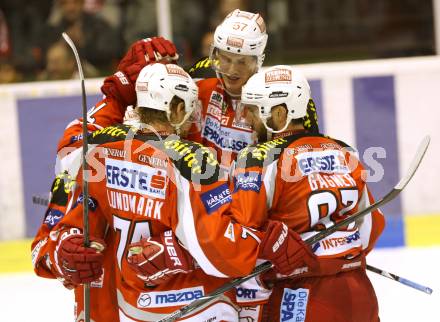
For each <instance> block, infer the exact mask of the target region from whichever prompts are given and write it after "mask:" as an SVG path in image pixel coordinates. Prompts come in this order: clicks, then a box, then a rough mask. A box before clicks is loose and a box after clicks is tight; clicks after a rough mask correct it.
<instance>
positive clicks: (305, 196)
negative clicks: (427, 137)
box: [232, 66, 384, 322]
mask: <svg viewBox="0 0 440 322" xmlns="http://www.w3.org/2000/svg"><path fill="white" fill-rule="evenodd" d="M309 96H310V87H309V84H308V82H307V80H306V79H305V78H304V76H302V74H301V73H300V72H299V71H298V70H295V69H294V68H291V67H289V66H274V67H272V68H269V69H267V70H266V71H264V72H260V73H258V74H256V75H254V76H252V77H251V78H250V79H249V81H248V82H247V84H246V85H245V86H244V87H243V91H242V103H243V104H248V105H249V106H253V107H250V108H255V109H256V113H258V114H259V115H260V118H261V120H262V121H263V123H264V125H265V127H266V128H267V129H268V130H269V131H272V132H273V133H274V139H273V140H272V141H269V142H266V143H260V144H257V145H255V146H252V147H249V148H246V149H244V150H243V151H241V152H240V154H239V156H238V159H237V169H236V174H235V191H236V193H235V194H234V195H233V202H232V211H233V212H234V211H238V212H240V213H243V212H245V213H247V215H248V216H249V217H251V216H252V217H253V218H259V220H261V223H264V221H265V220H267V219H271V220H280V221H282V222H284V223H285V224H286V225H287V226H288V227H289V228H291V229H293V230H294V231H296V232H298V233H300V234H301V236H302V238H307V237H308V236H311V235H313V234H315V233H316V232H317V231H319V230H321V229H325V228H326V227H329V226H331V225H332V224H333V223H335V222H338V221H339V220H341V219H344V218H345V217H346V216H349V215H350V214H353V213H355V212H356V211H358V210H361V209H363V208H365V207H367V206H368V205H370V204H371V203H373V202H374V200H373V198H372V196H371V194H370V192H369V191H368V188H367V185H366V182H365V171H364V168H363V166H362V164H361V163H360V162H359V160H358V159H357V158H356V157H355V156H354V155H353V154H351V153H350V149H349V147H348V146H347V145H345V144H344V143H343V142H341V141H338V140H334V139H331V138H328V137H325V136H322V135H319V134H318V135H316V134H315V135H313V134H310V133H308V132H307V131H305V130H304V127H303V125H302V122H301V118H302V117H304V116H305V114H306V105H307V101H308V98H309ZM383 228H384V218H383V215H382V214H381V212H380V211H374V212H372V213H371V214H369V215H367V216H366V217H364V219H363V220H362V221H361V222H355V223H353V224H351V225H349V226H348V227H346V228H345V229H341V230H340V231H337V232H335V233H333V234H332V235H330V236H329V237H327V238H325V239H324V240H322V241H321V242H319V243H317V244H315V245H313V246H312V250H313V252H314V254H316V255H317V256H319V258H321V259H323V262H322V263H321V264H322V266H324V265H326V264H325V262H324V261H328V262H329V263H332V262H334V263H337V261H339V260H340V261H343V260H346V259H351V260H353V261H354V262H353V263H352V264H350V265H346V264H342V265H340V266H339V267H338V266H337V265H336V266H334V267H333V268H339V269H335V270H334V271H333V272H332V269H330V270H329V271H328V272H326V274H320V273H319V272H315V271H314V267H313V265H309V263H307V261H305V265H304V268H303V269H300V270H297V271H296V272H295V274H293V275H291V276H289V277H287V278H286V276H279V275H278V276H276V275H275V274H274V275H273V276H272V278H270V277H269V276H266V277H265V279H266V282H268V283H270V284H272V285H273V286H274V287H273V293H272V295H271V297H270V301H269V303H268V304H266V306H265V309H264V310H265V316H266V317H269V316H270V321H275V320H280V321H307V322H312V321H313V322H314V321H316V322H318V321H332V322H343V321H344V322H346V321H356V322H373V321H374V322H376V321H379V317H378V305H377V299H376V295H375V292H374V290H373V287H372V285H371V283H370V281H369V279H368V277H367V275H366V272H365V260H364V257H365V255H366V254H367V253H368V252H369V251H370V250H371V249H372V247H373V246H374V244H375V242H376V241H377V239H378V237H379V235H380V233H381V232H382V230H383ZM334 263H332V265H333V264H334ZM354 263H357V264H356V265H355V264H354ZM347 268H349V269H353V268H358V269H354V270H350V271H347V272H341V271H344V270H345V269H347ZM269 275H270V274H269Z"/></svg>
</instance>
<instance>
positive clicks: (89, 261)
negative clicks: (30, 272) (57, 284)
mask: <svg viewBox="0 0 440 322" xmlns="http://www.w3.org/2000/svg"><path fill="white" fill-rule="evenodd" d="M105 247H106V245H105V242H104V241H103V240H102V239H99V238H93V237H91V238H90V247H84V236H83V235H82V234H78V233H77V231H75V232H73V233H72V230H71V231H66V232H64V233H63V234H62V235H61V237H60V241H59V242H58V245H57V247H56V250H55V252H56V254H55V258H56V262H57V264H58V267H59V269H60V270H61V273H62V277H63V278H64V280H65V282H63V283H65V284H66V285H67V284H73V285H78V284H84V283H89V282H92V281H94V280H97V279H98V278H99V277H101V275H102V263H103V260H104V255H103V254H102V253H101V252H102V251H103V250H104V249H105Z"/></svg>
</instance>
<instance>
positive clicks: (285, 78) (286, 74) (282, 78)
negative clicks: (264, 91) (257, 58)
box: [264, 68, 292, 83]
mask: <svg viewBox="0 0 440 322" xmlns="http://www.w3.org/2000/svg"><path fill="white" fill-rule="evenodd" d="M264 79H265V81H266V83H275V82H291V81H292V71H291V70H289V69H281V68H280V69H274V70H271V71H268V72H266V74H265V75H264Z"/></svg>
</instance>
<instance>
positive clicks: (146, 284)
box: [47, 64, 297, 321]
mask: <svg viewBox="0 0 440 322" xmlns="http://www.w3.org/2000/svg"><path fill="white" fill-rule="evenodd" d="M136 90H137V92H138V105H139V107H138V109H139V112H140V113H139V115H140V117H141V121H148V122H147V124H145V125H144V126H143V127H141V128H140V129H139V128H138V129H133V128H130V127H127V126H111V127H107V128H104V129H102V130H99V131H95V132H94V133H92V134H91V136H90V141H89V143H90V144H91V146H94V149H93V150H91V152H90V156H89V159H90V164H91V176H90V182H89V191H90V197H89V199H88V201H87V202H88V204H89V207H90V216H89V224H90V234H91V237H90V240H91V242H92V246H93V247H90V248H85V247H83V246H82V245H83V240H84V237H83V235H82V233H81V231H82V226H83V223H82V204H83V202H84V198H83V195H82V189H81V187H82V175H81V170H79V172H78V175H77V179H76V183H75V186H74V187H72V189H73V188H74V190H73V199H71V200H74V202H73V204H72V205H71V206H70V207H69V209H68V212H67V214H66V215H65V216H64V217H63V218H61V220H60V221H59V222H58V223H57V225H56V226H55V227H54V228H53V229H52V232H51V238H50V239H48V240H47V254H48V256H49V259H50V262H51V263H52V264H53V265H52V266H53V268H54V273H55V274H56V275H57V276H58V277H60V278H63V279H64V280H65V281H68V282H72V283H74V284H78V283H84V282H91V281H95V280H96V279H97V278H99V277H100V276H101V274H102V266H103V265H102V263H103V261H104V260H105V257H108V256H110V257H111V258H112V261H113V264H114V268H115V274H116V279H115V283H116V288H117V301H118V306H119V313H120V316H119V318H120V321H154V320H156V319H159V318H161V317H163V316H164V315H163V314H164V313H169V312H172V311H173V310H174V309H176V308H178V307H179V306H182V305H184V304H187V303H189V302H190V301H192V300H194V299H196V298H198V297H200V296H202V295H203V294H205V293H207V292H209V291H210V290H212V289H214V288H216V287H218V286H220V285H222V284H223V283H224V282H225V279H224V278H227V277H234V276H240V275H245V274H247V273H249V272H250V271H251V270H252V268H253V266H254V265H255V261H256V258H257V256H258V255H260V257H262V258H267V259H272V260H273V262H274V265H275V266H276V267H279V269H280V270H281V271H282V272H284V273H289V272H291V271H292V270H293V268H294V267H295V265H296V264H297V263H290V262H285V260H284V259H285V258H286V257H290V255H292V256H293V255H294V254H295V252H293V253H292V248H290V249H284V248H280V250H279V251H276V252H275V253H274V252H273V251H272V249H273V247H272V246H273V245H275V244H276V243H277V242H278V243H279V239H280V238H281V237H282V238H283V240H286V243H295V241H296V240H295V239H294V238H291V237H290V236H289V237H288V238H285V236H284V233H285V231H284V229H282V227H274V228H273V229H271V230H270V234H267V235H264V234H263V233H261V232H259V231H256V230H253V229H248V228H246V227H245V226H243V225H240V224H238V223H237V222H235V221H234V220H233V218H231V217H229V216H228V214H227V211H228V209H229V203H230V200H231V195H230V192H229V186H228V184H226V183H225V182H223V181H220V180H219V179H218V178H219V175H220V172H221V170H220V167H219V164H218V162H217V160H216V159H215V158H214V156H213V155H212V153H211V152H210V151H209V149H207V148H205V147H203V146H202V145H200V144H196V143H193V142H190V141H184V140H181V139H179V138H178V137H177V136H175V135H174V136H173V135H171V134H172V132H173V131H174V130H173V127H172V123H174V125H176V126H177V127H178V126H180V125H182V124H183V122H184V121H185V116H186V115H188V113H189V109H190V108H192V107H193V106H194V105H195V104H196V103H197V87H196V85H195V84H194V83H193V82H192V80H191V79H190V77H189V76H188V75H187V74H186V73H185V72H184V71H183V70H182V69H181V68H180V67H178V66H176V65H171V64H170V65H162V64H155V65H150V66H147V67H145V68H144V69H143V70H142V71H141V74H140V76H139V78H138V80H137V83H136ZM145 106H148V107H150V106H152V108H146V107H145ZM170 229H171V230H172V231H174V232H175V233H176V235H177V237H179V240H180V241H181V242H182V243H183V244H184V245H185V247H187V248H188V250H189V252H190V253H191V255H192V256H193V257H194V258H196V260H197V263H198V264H199V265H200V266H201V267H202V268H203V270H202V269H200V268H197V267H195V266H194V264H193V263H192V261H191V259H190V258H188V257H187V256H186V255H185V254H184V253H183V252H180V251H178V249H179V245H178V244H177V242H176V239H175V238H174V237H173V233H172V232H171V231H170ZM227 231H228V232H229V234H228V235H226V236H225V232H227ZM106 234H110V235H112V236H113V238H114V239H113V246H114V248H108V245H106V244H107V243H106V242H105V241H104V240H103V237H104V236H105V235H106ZM150 236H151V238H155V239H156V240H157V239H159V240H162V243H164V244H165V248H161V249H159V251H162V254H163V255H165V256H166V258H168V264H170V265H172V267H171V270H166V271H162V272H160V274H159V275H156V276H155V277H154V278H145V276H144V274H143V273H144V272H145V269H146V264H147V263H146V262H144V261H137V260H135V259H138V258H139V256H147V257H148V252H149V251H150V250H151V249H150V250H148V249H147V250H144V249H143V247H141V249H140V252H139V251H136V248H134V247H139V246H137V244H136V243H137V242H138V241H141V243H142V242H144V241H145V238H147V237H150ZM231 236H236V237H235V238H236V240H237V243H235V242H232V243H231ZM260 241H261V243H260ZM133 243H134V244H133ZM129 244H132V246H131V247H130V254H129V255H130V256H129V257H130V260H129V261H128V260H127V253H128V248H129ZM155 245H159V244H158V243H156V244H155ZM106 247H107V249H106ZM159 248H160V247H159ZM164 249H166V252H164V251H163V250H164ZM109 251H111V253H109ZM220 251H224V253H223V252H220ZM280 252H284V253H285V254H284V255H283V256H281V253H280ZM278 258H280V259H281V260H278ZM132 267H136V268H137V270H133V269H132ZM178 272H188V274H176V273H178ZM205 272H206V273H205ZM207 273H208V274H210V275H214V276H217V277H212V276H209V275H207ZM219 277H221V278H219ZM201 319H203V320H206V319H208V320H209V319H217V320H226V321H238V315H237V310H236V308H235V305H234V304H233V303H232V302H231V301H230V300H229V299H228V298H227V297H223V298H221V299H219V300H218V301H216V302H215V303H214V304H212V305H209V306H207V307H204V308H202V309H201V310H200V311H199V312H196V313H195V314H193V315H191V316H190V317H186V318H185V319H183V320H187V321H200V320H201Z"/></svg>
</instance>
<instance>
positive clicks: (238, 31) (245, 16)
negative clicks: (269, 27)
mask: <svg viewBox="0 0 440 322" xmlns="http://www.w3.org/2000/svg"><path fill="white" fill-rule="evenodd" d="M266 44H267V33H266V24H265V22H264V19H263V17H261V15H260V14H258V13H252V12H247V11H240V10H239V9H235V10H234V11H233V12H231V13H230V14H228V15H227V16H226V18H225V19H224V20H223V22H222V23H221V24H220V25H219V26H218V27H217V28H216V29H215V32H214V42H213V50H214V49H215V48H218V49H221V50H224V51H227V52H231V53H234V54H240V55H248V56H256V57H257V66H258V68H260V67H261V66H262V65H263V60H264V49H265V48H266Z"/></svg>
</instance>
